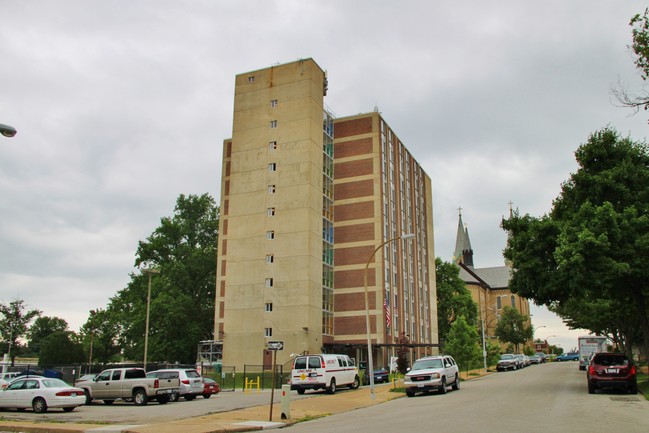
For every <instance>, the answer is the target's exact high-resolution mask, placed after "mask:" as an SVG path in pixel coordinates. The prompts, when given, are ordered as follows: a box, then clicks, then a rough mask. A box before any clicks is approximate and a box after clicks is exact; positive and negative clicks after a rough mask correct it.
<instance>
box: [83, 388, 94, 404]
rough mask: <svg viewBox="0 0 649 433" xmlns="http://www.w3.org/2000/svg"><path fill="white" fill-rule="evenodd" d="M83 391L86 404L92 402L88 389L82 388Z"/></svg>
mask: <svg viewBox="0 0 649 433" xmlns="http://www.w3.org/2000/svg"><path fill="white" fill-rule="evenodd" d="M83 393H84V394H85V395H86V404H90V403H92V397H90V391H88V390H87V389H84V390H83Z"/></svg>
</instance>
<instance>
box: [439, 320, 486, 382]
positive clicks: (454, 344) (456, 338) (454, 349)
mask: <svg viewBox="0 0 649 433" xmlns="http://www.w3.org/2000/svg"><path fill="white" fill-rule="evenodd" d="M479 343H480V338H479V336H478V330H477V329H476V327H475V326H471V325H469V323H468V322H467V320H466V319H465V318H464V316H458V317H457V319H456V320H455V321H454V322H453V324H452V325H451V329H450V331H449V333H448V339H447V341H446V345H445V352H446V353H448V354H449V355H451V356H453V358H455V361H456V362H457V364H458V367H459V368H460V369H464V370H465V371H469V369H470V368H471V366H472V365H473V364H474V363H476V362H477V361H478V360H479V359H481V357H482V350H481V349H480V344H479Z"/></svg>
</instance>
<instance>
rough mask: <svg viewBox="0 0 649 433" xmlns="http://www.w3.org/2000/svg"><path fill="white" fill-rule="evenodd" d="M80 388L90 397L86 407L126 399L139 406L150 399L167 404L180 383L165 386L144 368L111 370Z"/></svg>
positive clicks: (80, 384)
mask: <svg viewBox="0 0 649 433" xmlns="http://www.w3.org/2000/svg"><path fill="white" fill-rule="evenodd" d="M79 388H82V389H83V390H84V392H85V394H86V404H90V403H91V402H92V400H103V402H104V404H113V403H114V402H115V400H118V399H122V400H124V401H129V402H130V401H132V402H134V403H135V405H136V406H144V405H146V404H147V403H148V402H149V401H150V400H156V401H157V402H158V403H160V404H166V403H167V402H168V401H169V399H170V397H171V395H172V394H173V393H175V392H178V382H177V381H176V382H175V383H171V384H166V383H165V384H163V385H161V381H160V380H159V379H157V378H150V377H147V375H146V372H145V371H144V369H143V368H111V369H108V370H104V371H102V372H101V373H99V374H98V375H97V377H95V378H94V379H93V380H87V381H84V382H79ZM201 389H202V385H201Z"/></svg>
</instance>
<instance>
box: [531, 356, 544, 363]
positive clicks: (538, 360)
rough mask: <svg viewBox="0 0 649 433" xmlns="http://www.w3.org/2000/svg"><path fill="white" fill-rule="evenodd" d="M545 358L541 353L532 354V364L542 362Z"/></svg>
mask: <svg viewBox="0 0 649 433" xmlns="http://www.w3.org/2000/svg"><path fill="white" fill-rule="evenodd" d="M542 362H543V359H542V358H541V357H540V356H539V355H532V356H530V364H541V363H542Z"/></svg>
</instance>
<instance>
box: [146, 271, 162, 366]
mask: <svg viewBox="0 0 649 433" xmlns="http://www.w3.org/2000/svg"><path fill="white" fill-rule="evenodd" d="M142 273H143V274H147V275H148V276H149V286H148V290H147V295H146V324H145V325H144V326H145V331H144V370H145V371H146V357H147V352H148V349H149V310H150V308H151V276H152V275H153V274H159V273H160V270H159V269H156V268H146V269H142Z"/></svg>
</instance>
